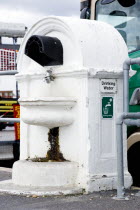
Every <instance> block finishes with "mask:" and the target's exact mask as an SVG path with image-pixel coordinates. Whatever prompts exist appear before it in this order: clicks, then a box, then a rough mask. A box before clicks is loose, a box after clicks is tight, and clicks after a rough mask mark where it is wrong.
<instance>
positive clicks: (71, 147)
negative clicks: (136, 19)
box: [13, 17, 131, 192]
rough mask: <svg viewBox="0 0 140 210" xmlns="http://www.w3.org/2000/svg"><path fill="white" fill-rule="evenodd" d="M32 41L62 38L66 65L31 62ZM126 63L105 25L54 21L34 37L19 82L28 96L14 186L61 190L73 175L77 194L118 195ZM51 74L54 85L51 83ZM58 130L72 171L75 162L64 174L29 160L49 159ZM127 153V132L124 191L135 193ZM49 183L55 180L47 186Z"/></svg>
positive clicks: (119, 44) (38, 26)
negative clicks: (38, 37) (51, 138)
mask: <svg viewBox="0 0 140 210" xmlns="http://www.w3.org/2000/svg"><path fill="white" fill-rule="evenodd" d="M32 35H42V36H51V37H57V38H58V39H59V40H60V41H61V42H62V45H63V50H64V64H63V65H62V66H52V67H42V66H40V65H39V64H37V63H36V62H35V61H33V60H32V59H30V58H28V57H27V56H26V55H25V54H24V50H25V45H26V43H27V40H28V39H29V38H30V37H31V36H32ZM126 58H127V48H126V45H125V43H124V41H123V39H122V37H121V36H120V34H119V33H118V32H117V31H116V30H115V29H114V28H113V27H112V26H110V25H107V24H105V23H101V22H96V21H88V20H79V19H72V18H62V17H48V18H44V19H42V20H40V21H39V22H37V23H36V24H35V25H34V26H33V27H32V28H31V29H30V30H29V32H28V33H27V34H26V36H25V38H24V41H23V43H22V45H21V48H20V53H19V58H18V68H19V74H18V75H17V76H16V78H17V80H18V83H19V88H20V96H21V98H20V102H21V156H20V159H21V160H20V161H18V162H16V163H15V164H14V167H13V183H14V184H16V185H22V186H23V185H25V186H35V185H36V186H42V185H44V186H49V187H55V186H56V182H57V187H58V186H60V187H61V186H63V187H67V184H66V182H67V181H66V179H65V178H64V179H63V180H64V181H63V182H62V179H61V176H62V173H63V177H68V174H69V178H68V180H71V181H70V183H69V186H71V189H73V188H74V187H79V188H83V189H85V190H86V192H93V191H100V190H109V189H115V188H116V174H117V167H116V141H115V139H116V137H115V136H116V128H115V120H116V117H117V115H118V113H121V112H122V88H123V87H122V64H123V61H124V60H125V59H126ZM50 69H51V70H52V73H53V75H54V77H55V80H54V81H52V82H51V83H50V84H47V83H46V81H45V76H46V74H47V70H50ZM106 97H108V98H106ZM106 99H108V100H109V101H108V102H107V104H104V101H106ZM102 102H103V104H102ZM109 107H111V108H109ZM109 109H110V110H111V109H112V110H111V112H110V114H109V115H108V113H109V112H108V110H109ZM55 119H56V120H55ZM57 126H58V127H59V126H60V134H59V142H60V150H61V152H62V153H63V156H64V158H65V159H66V160H68V161H70V163H71V172H70V169H69V170H67V169H68V167H69V162H63V163H59V164H60V165H61V164H62V165H63V167H64V168H65V169H64V170H62V169H61V167H60V168H59V166H57V167H56V165H58V164H57V163H51V167H50V165H49V164H50V163H43V164H44V166H43V167H42V164H40V163H32V162H31V164H30V163H29V161H26V159H27V158H34V157H45V156H46V154H47V151H48V150H49V142H48V132H49V128H52V127H57ZM126 151H127V146H126V133H124V155H125V156H124V162H125V164H124V165H125V181H126V183H125V186H126V187H129V186H130V185H131V177H130V175H129V173H128V171H127V159H126V158H127V156H126ZM22 166H23V167H22ZM31 167H32V173H31ZM55 169H56V170H55ZM19 177H20V179H19ZM30 177H31V178H30ZM47 177H53V178H52V179H49V178H48V180H49V182H47V181H46V180H47ZM40 179H42V182H41V184H40ZM29 180H30V181H29ZM54 180H57V181H56V182H55V181H54ZM65 181H66V182H65ZM54 183H55V184H54Z"/></svg>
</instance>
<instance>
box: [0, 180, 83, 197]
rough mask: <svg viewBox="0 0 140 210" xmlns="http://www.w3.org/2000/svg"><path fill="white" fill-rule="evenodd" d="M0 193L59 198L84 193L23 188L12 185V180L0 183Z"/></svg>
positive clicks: (69, 190) (55, 189)
mask: <svg viewBox="0 0 140 210" xmlns="http://www.w3.org/2000/svg"><path fill="white" fill-rule="evenodd" d="M0 193H6V194H11V195H25V196H27V195H29V196H33V195H36V196H58V195H76V194H77V195H78V194H82V193H83V189H80V188H76V187H75V188H71V187H69V188H68V187H67V188H63V187H61V188H60V187H58V188H56V187H55V188H52V187H30V186H29V187H23V186H18V185H15V184H13V183H12V180H5V181H0Z"/></svg>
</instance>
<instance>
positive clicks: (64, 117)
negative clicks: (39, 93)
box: [19, 97, 76, 129]
mask: <svg viewBox="0 0 140 210" xmlns="http://www.w3.org/2000/svg"><path fill="white" fill-rule="evenodd" d="M19 103H20V105H21V107H22V117H21V120H22V121H23V122H24V123H26V124H29V125H38V126H46V127H48V128H49V129H51V128H54V127H61V126H66V125H70V124H72V123H73V121H74V117H73V114H72V108H73V107H74V105H75V104H76V99H75V98H71V97H40V98H20V99H19Z"/></svg>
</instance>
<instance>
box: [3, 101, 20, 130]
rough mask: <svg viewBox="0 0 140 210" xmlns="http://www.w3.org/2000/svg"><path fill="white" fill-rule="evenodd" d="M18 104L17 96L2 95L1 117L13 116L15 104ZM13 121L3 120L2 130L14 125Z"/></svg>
mask: <svg viewBox="0 0 140 210" xmlns="http://www.w3.org/2000/svg"><path fill="white" fill-rule="evenodd" d="M14 104H18V102H17V99H16V98H2V97H0V117H1V118H13V117H14V111H13V105H14ZM13 125H14V124H13V123H10V122H1V123H0V131H2V129H5V128H6V126H13Z"/></svg>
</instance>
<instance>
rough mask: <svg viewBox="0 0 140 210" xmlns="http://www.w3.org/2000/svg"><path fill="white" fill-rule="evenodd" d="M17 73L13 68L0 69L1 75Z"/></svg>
mask: <svg viewBox="0 0 140 210" xmlns="http://www.w3.org/2000/svg"><path fill="white" fill-rule="evenodd" d="M17 73H18V71H15V70H9V71H0V76H2V75H15V74H17Z"/></svg>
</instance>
